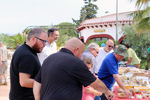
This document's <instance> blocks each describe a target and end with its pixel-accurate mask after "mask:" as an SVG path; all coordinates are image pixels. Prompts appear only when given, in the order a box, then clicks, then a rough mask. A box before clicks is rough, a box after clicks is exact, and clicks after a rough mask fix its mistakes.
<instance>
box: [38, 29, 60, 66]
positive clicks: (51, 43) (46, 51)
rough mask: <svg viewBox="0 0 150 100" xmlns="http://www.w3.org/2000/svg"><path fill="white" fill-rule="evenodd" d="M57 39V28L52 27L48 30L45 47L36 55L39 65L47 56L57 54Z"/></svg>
mask: <svg viewBox="0 0 150 100" xmlns="http://www.w3.org/2000/svg"><path fill="white" fill-rule="evenodd" d="M58 37H59V31H58V28H54V27H53V28H50V29H49V30H48V39H47V43H46V46H45V47H44V48H43V51H42V52H41V53H38V58H39V60H40V63H41V65H42V64H43V61H44V60H45V59H46V58H47V57H48V56H49V55H51V54H53V53H56V52H57V45H56V42H55V41H56V40H57V39H58Z"/></svg>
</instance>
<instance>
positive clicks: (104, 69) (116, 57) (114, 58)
mask: <svg viewBox="0 0 150 100" xmlns="http://www.w3.org/2000/svg"><path fill="white" fill-rule="evenodd" d="M127 56H128V55H127V48H126V47H125V46H124V45H119V46H118V48H117V49H115V51H114V52H113V53H110V54H108V55H107V56H106V57H105V59H104V60H103V62H102V65H101V67H100V69H99V72H98V78H99V79H101V80H102V81H103V82H104V83H105V85H106V86H107V87H108V88H109V89H110V90H111V88H112V86H113V84H114V83H115V81H116V82H117V84H118V85H119V86H120V87H121V88H122V89H123V90H124V92H125V94H126V95H127V96H129V97H130V96H131V95H132V94H131V92H130V91H129V90H127V89H126V88H125V87H124V85H123V83H122V81H121V79H120V77H119V74H118V67H119V64H118V63H119V61H122V59H124V58H125V57H127ZM101 100H107V98H106V97H105V95H104V94H103V95H102V96H101Z"/></svg>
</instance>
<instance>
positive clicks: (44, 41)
mask: <svg viewBox="0 0 150 100" xmlns="http://www.w3.org/2000/svg"><path fill="white" fill-rule="evenodd" d="M35 38H36V39H38V40H40V41H42V42H43V43H46V42H47V40H43V39H40V38H38V37H35Z"/></svg>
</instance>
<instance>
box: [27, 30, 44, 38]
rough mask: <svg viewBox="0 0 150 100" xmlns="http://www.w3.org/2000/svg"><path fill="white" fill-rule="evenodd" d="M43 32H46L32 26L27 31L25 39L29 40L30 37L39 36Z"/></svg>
mask: <svg viewBox="0 0 150 100" xmlns="http://www.w3.org/2000/svg"><path fill="white" fill-rule="evenodd" d="M43 32H44V33H46V32H45V31H44V30H43V29H42V28H33V29H31V31H30V32H29V34H28V36H27V40H30V39H31V38H32V37H39V36H40V35H41V33H43Z"/></svg>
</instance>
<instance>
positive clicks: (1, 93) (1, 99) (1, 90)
mask: <svg viewBox="0 0 150 100" xmlns="http://www.w3.org/2000/svg"><path fill="white" fill-rule="evenodd" d="M9 82H10V81H9V79H8V85H7V86H6V85H2V86H0V100H9V90H10V83H9Z"/></svg>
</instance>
